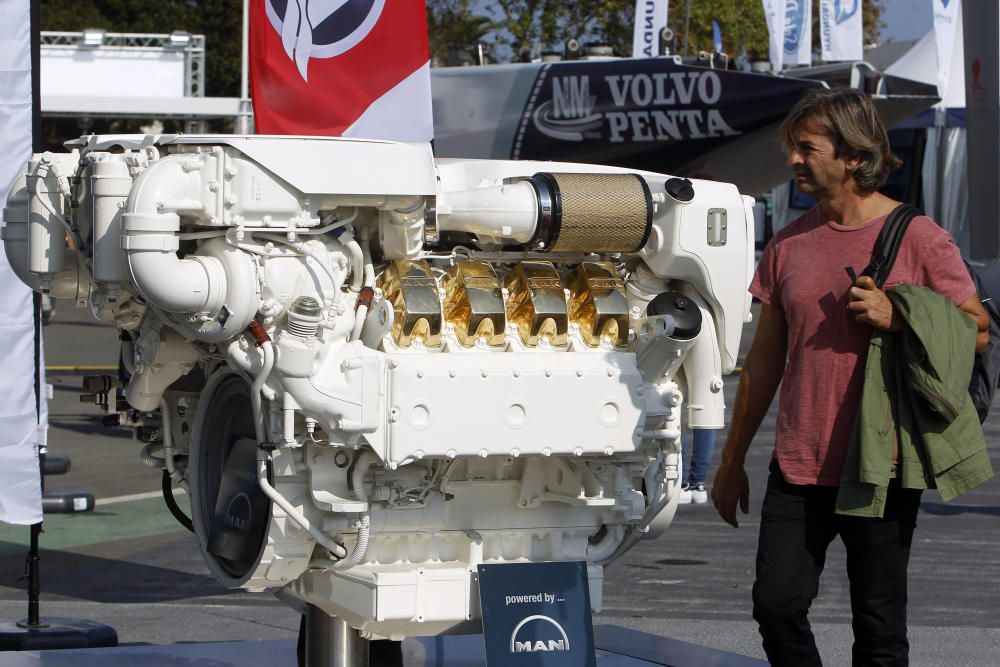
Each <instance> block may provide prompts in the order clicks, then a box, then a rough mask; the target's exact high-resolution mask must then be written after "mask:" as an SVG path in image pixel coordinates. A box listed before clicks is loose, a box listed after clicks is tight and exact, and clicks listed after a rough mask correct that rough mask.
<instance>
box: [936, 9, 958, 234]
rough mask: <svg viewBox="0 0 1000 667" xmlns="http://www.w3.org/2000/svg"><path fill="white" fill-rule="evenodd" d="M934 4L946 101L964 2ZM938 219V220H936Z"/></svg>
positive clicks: (940, 82) (942, 91)
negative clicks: (956, 34) (960, 12)
mask: <svg viewBox="0 0 1000 667" xmlns="http://www.w3.org/2000/svg"><path fill="white" fill-rule="evenodd" d="M931 2H933V3H934V44H935V45H936V46H937V57H938V71H937V80H938V95H939V96H940V97H941V99H942V100H943V99H944V96H945V94H946V93H947V92H948V75H949V73H950V72H951V58H952V55H953V53H954V49H955V30H956V29H957V28H958V22H959V21H960V20H961V15H960V14H959V11H960V8H961V6H962V0H931ZM935 219H936V218H935Z"/></svg>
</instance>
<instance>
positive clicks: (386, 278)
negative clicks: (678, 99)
mask: <svg viewBox="0 0 1000 667" xmlns="http://www.w3.org/2000/svg"><path fill="white" fill-rule="evenodd" d="M70 147H71V149H72V152H70V153H67V154H61V155H51V154H45V155H39V156H35V159H34V160H33V161H32V163H31V165H30V166H29V170H28V173H27V174H26V177H25V178H22V179H21V180H20V181H19V183H20V185H19V187H17V188H15V191H14V193H13V194H12V195H11V197H10V198H9V199H8V202H7V209H6V210H7V212H8V215H7V220H8V225H7V227H6V228H5V229H4V232H3V234H4V238H5V239H7V240H9V241H11V242H9V243H8V244H7V254H8V256H9V258H10V262H11V265H12V266H13V267H14V269H15V271H16V272H17V274H18V276H19V277H20V278H21V279H22V280H23V281H24V282H26V283H28V284H29V285H31V286H32V287H33V288H35V289H39V290H44V289H47V290H49V291H50V292H51V294H52V295H54V296H57V297H69V298H74V299H75V300H76V301H77V303H78V304H82V305H87V306H89V307H90V308H91V310H92V311H93V313H94V314H95V316H97V317H99V318H103V319H109V320H113V321H114V322H115V324H116V325H117V327H118V329H119V330H120V334H121V337H122V340H123V342H122V353H123V359H124V362H125V365H126V367H127V368H128V369H129V371H130V373H131V379H130V380H129V381H128V382H127V385H126V386H125V388H124V393H125V397H126V399H127V401H128V404H129V406H128V407H127V409H124V410H123V411H122V413H121V419H122V421H123V423H127V424H131V425H134V426H136V427H137V429H138V430H137V433H138V434H139V435H140V436H141V437H142V438H144V440H145V441H148V443H147V445H146V449H145V450H144V455H145V458H146V459H147V460H149V461H151V462H153V463H157V464H158V465H162V466H164V467H165V468H166V469H167V470H168V471H170V472H171V474H172V477H173V479H174V480H175V482H177V483H178V484H180V485H182V486H189V487H190V493H191V501H192V511H193V514H194V516H193V519H194V525H195V529H196V533H197V535H198V538H199V542H200V544H201V549H202V552H203V554H204V556H205V559H206V562H207V563H208V565H209V567H210V569H211V571H212V573H213V574H214V575H215V576H216V577H217V578H218V579H219V580H220V581H222V582H224V583H225V584H227V585H231V586H244V587H247V588H253V589H271V590H273V591H275V592H277V593H278V594H279V595H281V596H288V597H290V598H293V599H295V600H297V601H299V602H308V603H310V604H313V605H315V606H317V607H319V608H321V609H323V610H324V611H325V612H326V613H328V614H331V615H334V616H337V617H338V618H343V619H346V620H347V621H348V622H349V623H350V624H351V626H352V627H355V628H357V629H359V630H361V631H362V633H364V634H365V636H383V637H395V638H399V637H403V636H411V635H433V634H440V633H448V632H457V631H468V630H470V629H474V628H475V626H476V625H477V624H478V622H479V619H478V613H479V612H478V608H477V605H476V604H475V598H476V595H477V583H476V576H475V571H476V565H478V564H480V563H502V562H525V561H562V560H585V561H587V562H588V563H589V564H590V570H589V571H590V581H591V600H592V602H593V604H594V606H595V608H600V604H601V602H600V601H601V595H600V582H601V580H602V576H603V575H602V572H603V569H602V568H603V565H605V564H607V563H609V562H610V561H612V560H613V559H614V558H616V557H617V556H618V555H620V554H621V553H623V552H624V551H625V550H627V549H628V548H630V546H631V545H633V544H634V543H635V542H636V540H638V539H640V538H641V537H643V536H644V535H646V534H647V532H648V531H649V527H650V525H651V524H652V522H653V520H654V518H658V521H657V528H660V527H662V526H663V525H665V524H667V523H669V519H670V518H671V517H672V515H673V512H674V509H675V507H676V496H677V493H676V492H677V489H678V487H679V483H680V479H681V474H680V447H679V437H680V423H681V409H682V408H683V407H685V405H684V402H685V396H684V394H685V393H687V394H688V397H689V400H688V403H687V405H686V408H687V416H686V420H687V421H689V422H690V424H691V425H693V426H695V427H702V428H718V427H720V426H721V425H722V423H723V414H724V405H723V399H722V391H721V389H722V374H723V373H725V372H728V371H730V370H731V369H732V367H733V365H734V363H735V357H736V350H737V349H738V345H739V339H740V333H741V327H742V324H743V322H744V321H745V319H746V316H747V313H748V310H749V297H748V295H747V294H746V287H747V283H748V281H749V277H750V270H751V266H752V250H753V237H752V229H753V227H752V225H753V219H752V216H751V214H750V209H749V206H748V201H747V199H746V198H743V197H741V196H740V194H739V193H738V192H737V191H736V189H735V188H734V187H733V186H730V185H725V184H718V183H712V182H708V181H694V182H693V184H692V187H693V189H694V195H693V197H691V198H690V200H689V201H682V199H684V197H682V198H681V199H675V198H674V197H672V196H671V195H670V194H668V190H667V188H666V187H665V183H666V181H667V178H668V177H667V176H665V175H661V174H652V173H643V174H640V175H635V176H628V175H627V172H625V171H623V170H620V169H605V168H602V167H597V166H593V165H571V164H556V163H544V162H525V163H519V162H494V161H460V160H449V161H443V162H440V163H437V162H435V161H434V160H433V158H432V156H431V154H430V152H429V150H428V147H427V146H425V145H419V144H393V143H388V142H373V141H359V140H334V139H311V138H304V137H287V138H279V137H253V138H244V137H232V136H183V137H176V136H150V137H137V136H115V137H84V138H81V140H79V141H76V142H71V143H70ZM552 173H556V174H558V173H562V174H573V175H574V177H573V178H571V179H566V180H564V181H563V183H564V185H563V186H559V188H562V189H559V188H554V186H553V185H552V184H553V183H554V182H555V180H554V178H553V177H550V176H547V175H546V174H549V175H551V174H552ZM580 174H585V175H588V176H586V177H580V176H579V175H580ZM581 178H582V180H580V179H581ZM574 179H576V180H574ZM615 179H618V180H615ZM622 179H624V180H622ZM572 183H582V185H572ZM623 184H631V185H630V186H629V187H631V188H632V189H631V190H629V192H632V193H633V194H631V195H629V197H631V199H629V198H628V197H623V195H622V192H621V188H622V187H623ZM639 184H641V186H642V187H641V188H639V187H638V185H639ZM503 189H512V190H516V192H517V195H516V196H515V197H513V198H507V197H505V196H503V195H502V194H498V193H500V191H501V190H503ZM459 193H461V194H459ZM449 202H450V204H449ZM580 202H585V204H581V203H580ZM71 203H75V205H74V206H71ZM508 206H509V208H508ZM457 210H460V211H461V214H460V215H456V213H455V211H457ZM29 212H30V213H31V215H29ZM602 221H609V222H602ZM622 226H625V227H629V226H631V228H632V230H633V235H632V236H629V237H627V238H630V239H632V240H629V241H627V242H626V241H622V240H621V238H622V237H621V235H622V233H623V230H622ZM636 231H638V232H640V234H639V236H642V237H643V239H642V241H641V242H637V241H636V240H635V239H637V238H638V237H639V236H636V234H635V233H634V232H636ZM67 234H68V235H69V236H70V237H71V238H72V240H73V246H74V249H72V250H71V249H70V248H68V247H67V246H66V244H65V243H64V242H63V240H64V239H65V238H66V236H67ZM561 234H566V235H567V236H568V237H571V238H576V239H583V240H582V241H581V240H577V241H574V242H575V243H578V244H581V245H579V246H576V248H577V249H575V250H574V251H573V252H562V253H558V252H551V253H550V252H544V250H546V249H547V248H548V247H558V245H557V243H558V241H559V238H560V236H559V235H561ZM573 235H576V236H575V237H574V236H573ZM111 403H112V405H113V404H114V401H113V400H112V401H111ZM258 444H259V445H261V446H260V447H258Z"/></svg>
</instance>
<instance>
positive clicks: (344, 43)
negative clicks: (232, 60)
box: [267, 0, 385, 81]
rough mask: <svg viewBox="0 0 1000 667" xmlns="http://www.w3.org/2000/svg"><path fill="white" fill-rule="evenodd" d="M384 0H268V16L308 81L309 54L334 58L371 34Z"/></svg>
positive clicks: (311, 56) (300, 71) (290, 55)
mask: <svg viewBox="0 0 1000 667" xmlns="http://www.w3.org/2000/svg"><path fill="white" fill-rule="evenodd" d="M384 6H385V0H268V1H267V17H268V19H270V21H271V25H272V26H274V29H275V30H276V31H277V33H278V34H279V35H281V43H282V45H283V46H284V47H285V53H287V54H288V57H289V58H290V59H291V60H292V61H293V62H294V63H295V66H296V67H297V68H298V70H299V74H300V75H301V76H302V80H303V81H308V80H309V78H308V76H307V70H308V68H309V59H310V58H333V57H335V56H339V55H340V54H341V53H344V52H346V51H349V50H350V49H352V48H353V47H354V46H356V45H357V44H358V43H359V42H360V41H361V40H363V39H364V38H365V37H367V36H368V33H369V32H371V30H372V28H373V27H375V24H376V23H377V22H378V19H379V16H380V15H381V14H382V8H383V7H384Z"/></svg>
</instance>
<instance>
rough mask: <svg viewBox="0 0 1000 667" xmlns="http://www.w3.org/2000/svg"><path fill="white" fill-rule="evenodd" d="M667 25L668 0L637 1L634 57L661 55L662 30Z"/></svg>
mask: <svg viewBox="0 0 1000 667" xmlns="http://www.w3.org/2000/svg"><path fill="white" fill-rule="evenodd" d="M666 25H667V0H636V1H635V29H634V30H633V32H632V57H633V58H653V57H656V56H658V55H660V30H662V29H663V28H664V26H666Z"/></svg>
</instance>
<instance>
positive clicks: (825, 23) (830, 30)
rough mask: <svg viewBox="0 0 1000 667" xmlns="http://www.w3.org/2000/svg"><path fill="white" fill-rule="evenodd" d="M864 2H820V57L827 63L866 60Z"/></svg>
mask: <svg viewBox="0 0 1000 667" xmlns="http://www.w3.org/2000/svg"><path fill="white" fill-rule="evenodd" d="M861 2H862V0H820V2H819V34H820V41H821V43H822V54H821V57H822V59H823V60H825V61H827V62H833V61H836V60H864V28H863V26H862V24H861Z"/></svg>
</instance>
